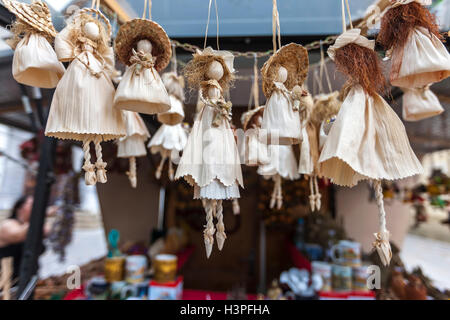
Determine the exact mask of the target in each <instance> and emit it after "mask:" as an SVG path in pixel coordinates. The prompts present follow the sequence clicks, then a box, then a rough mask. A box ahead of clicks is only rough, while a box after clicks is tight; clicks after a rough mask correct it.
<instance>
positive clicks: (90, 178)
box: [83, 137, 97, 186]
mask: <svg viewBox="0 0 450 320" xmlns="http://www.w3.org/2000/svg"><path fill="white" fill-rule="evenodd" d="M90 143H91V139H90V138H89V137H86V138H85V139H84V140H83V152H84V165H83V170H84V171H85V172H86V173H85V174H84V181H85V182H86V185H88V186H94V185H95V184H96V183H97V177H96V176H95V166H94V165H93V164H92V163H91V152H90Z"/></svg>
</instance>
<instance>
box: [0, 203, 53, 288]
mask: <svg viewBox="0 0 450 320" xmlns="http://www.w3.org/2000/svg"><path fill="white" fill-rule="evenodd" d="M32 208H33V197H32V196H22V197H20V198H19V199H18V200H17V201H16V203H15V204H14V206H13V209H12V211H11V216H10V217H9V218H8V219H5V220H3V221H2V222H0V260H1V259H3V258H6V257H13V259H14V262H13V263H14V270H13V279H15V278H17V277H18V275H19V270H20V262H21V259H22V251H23V246H24V243H25V239H26V237H27V233H28V228H29V225H30V223H29V222H30V217H31V211H32ZM54 211H55V208H54V207H49V210H48V215H50V214H52V212H54ZM49 232H50V226H49V225H48V224H45V225H44V236H46V235H48V233H49Z"/></svg>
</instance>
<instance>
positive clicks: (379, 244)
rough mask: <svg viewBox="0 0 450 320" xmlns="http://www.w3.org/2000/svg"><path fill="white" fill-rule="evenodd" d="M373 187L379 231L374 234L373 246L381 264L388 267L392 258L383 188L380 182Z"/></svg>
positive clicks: (375, 181)
mask: <svg viewBox="0 0 450 320" xmlns="http://www.w3.org/2000/svg"><path fill="white" fill-rule="evenodd" d="M373 186H374V188H375V197H376V199H377V205H378V212H379V213H378V217H379V223H380V226H379V227H380V229H379V231H378V233H376V234H375V239H376V240H375V242H374V243H373V246H374V247H375V248H376V249H377V252H378V255H379V256H380V259H381V262H382V263H383V265H384V266H387V265H389V263H390V261H391V258H392V250H391V245H390V243H389V231H388V230H387V229H386V211H385V210H384V201H383V188H382V186H381V181H380V180H374V181H373Z"/></svg>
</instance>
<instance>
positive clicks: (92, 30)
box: [83, 22, 100, 41]
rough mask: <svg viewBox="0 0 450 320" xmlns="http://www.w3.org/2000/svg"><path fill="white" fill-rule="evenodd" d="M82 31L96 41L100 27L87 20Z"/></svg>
mask: <svg viewBox="0 0 450 320" xmlns="http://www.w3.org/2000/svg"><path fill="white" fill-rule="evenodd" d="M83 33H84V34H85V36H86V37H87V38H89V39H90V40H93V41H96V40H98V39H99V38H100V28H99V27H98V25H97V24H96V23H94V22H87V23H86V24H85V25H84V26H83Z"/></svg>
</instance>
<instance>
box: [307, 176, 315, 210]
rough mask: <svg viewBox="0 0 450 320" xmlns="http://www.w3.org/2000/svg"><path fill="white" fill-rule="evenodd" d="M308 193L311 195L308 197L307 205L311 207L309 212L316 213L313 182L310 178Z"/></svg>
mask: <svg viewBox="0 0 450 320" xmlns="http://www.w3.org/2000/svg"><path fill="white" fill-rule="evenodd" d="M309 191H310V193H311V194H310V195H309V205H310V206H311V211H312V212H314V211H316V196H315V194H314V182H313V178H312V177H309Z"/></svg>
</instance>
